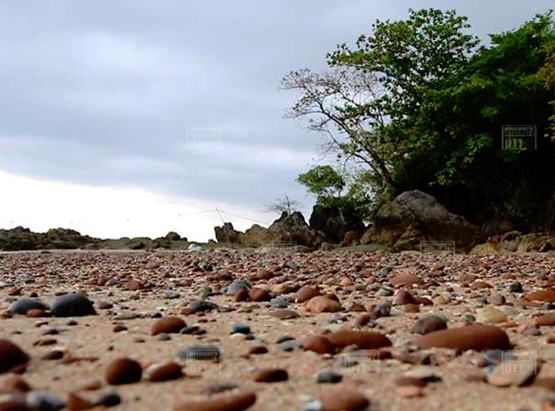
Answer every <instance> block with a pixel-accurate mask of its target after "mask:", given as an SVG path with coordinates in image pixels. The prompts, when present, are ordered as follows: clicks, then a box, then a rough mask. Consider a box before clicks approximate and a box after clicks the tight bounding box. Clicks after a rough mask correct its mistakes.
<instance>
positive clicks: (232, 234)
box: [214, 223, 243, 244]
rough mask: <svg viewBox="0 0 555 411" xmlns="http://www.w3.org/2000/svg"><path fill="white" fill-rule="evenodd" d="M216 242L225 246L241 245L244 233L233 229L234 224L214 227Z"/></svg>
mask: <svg viewBox="0 0 555 411" xmlns="http://www.w3.org/2000/svg"><path fill="white" fill-rule="evenodd" d="M214 232H215V234H216V241H218V243H223V244H241V243H242V236H243V233H242V232H240V231H237V230H236V229H235V228H233V224H231V223H224V225H223V226H221V227H214Z"/></svg>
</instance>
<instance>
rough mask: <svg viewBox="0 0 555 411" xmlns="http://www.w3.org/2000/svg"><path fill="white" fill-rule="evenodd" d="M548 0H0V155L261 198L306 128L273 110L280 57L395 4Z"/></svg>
mask: <svg viewBox="0 0 555 411" xmlns="http://www.w3.org/2000/svg"><path fill="white" fill-rule="evenodd" d="M554 5H555V2H554V1H553V0H535V1H534V2H533V4H530V2H524V1H521V0H512V1H507V0H491V1H487V2H484V1H478V0H470V1H464V2H463V1H456V0H449V1H439V0H437V1H418V0H410V1H401V0H389V1H382V0H377V1H371V2H370V1H358V0H349V1H342V2H337V1H331V0H305V1H293V0H283V1H267V2H261V1H254V0H245V1H233V2H225V1H223V0H221V1H203V2H184V1H177V0H167V1H162V2H154V1H146V0H120V1H116V2H114V1H110V0H96V1H90V2H82V1H80V2H76V1H72V0H50V1H48V2H45V1H41V0H34V1H33V0H29V1H25V2H21V1H18V0H6V1H2V2H1V3H0V23H1V24H0V78H1V79H2V81H1V82H0V83H1V84H0V91H1V94H0V95H1V96H2V98H1V100H0V170H4V171H9V172H13V173H18V174H22V175H30V176H40V177H42V178H47V179H56V180H64V181H71V182H78V183H79V182H80V183H88V184H94V185H110V186H137V187H142V188H147V189H149V190H153V191H158V192H162V193H169V194H173V195H175V194H178V195H183V196H187V197H192V198H199V199H205V200H208V201H212V200H213V201H214V202H218V201H227V202H232V203H237V204H242V205H245V206H248V207H252V208H253V209H254V208H257V209H260V208H261V206H263V204H266V203H268V202H270V201H272V200H273V199H274V198H275V197H277V196H281V195H283V194H284V193H290V194H291V195H292V196H293V197H297V198H300V199H303V200H306V198H307V197H306V196H305V194H304V191H303V189H302V188H301V187H299V186H298V185H297V184H296V183H295V182H294V179H295V177H296V176H297V174H298V173H299V172H301V171H302V170H304V169H305V168H306V167H307V166H308V165H309V164H310V163H311V162H312V161H313V160H312V159H314V158H316V157H318V153H319V145H320V140H319V139H318V136H315V135H313V134H311V133H309V132H307V131H306V130H304V129H303V127H302V125H301V124H299V123H296V122H294V121H291V120H285V119H283V118H282V114H283V112H284V110H285V109H286V107H287V106H288V105H289V104H290V103H291V102H292V100H293V98H294V96H292V95H291V94H287V93H284V92H282V91H279V90H278V86H279V81H280V78H281V77H282V76H283V75H284V74H285V73H286V72H287V71H288V70H291V69H296V68H302V67H311V68H316V69H318V68H321V67H323V64H324V56H325V54H326V52H328V51H330V50H332V49H333V48H334V46H335V44H336V43H339V42H343V41H351V40H353V39H355V38H356V37H357V36H358V35H359V34H361V33H363V32H365V31H367V30H368V28H369V26H370V24H371V22H372V21H373V20H375V19H376V18H382V19H385V18H400V17H403V16H405V15H406V11H407V8H408V7H414V8H417V7H428V6H434V7H442V8H456V9H457V10H459V12H461V13H462V14H466V15H468V16H469V17H470V20H471V23H472V24H473V27H474V29H473V31H474V32H476V33H478V34H480V35H481V36H482V37H485V34H486V33H488V32H495V31H500V30H506V29H510V28H513V27H515V26H516V25H518V24H519V23H520V22H522V21H523V20H525V19H527V18H530V17H532V16H533V15H534V14H535V13H537V12H541V11H545V10H546V9H548V8H549V7H553V6H554Z"/></svg>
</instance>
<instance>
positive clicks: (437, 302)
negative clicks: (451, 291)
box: [432, 295, 448, 305]
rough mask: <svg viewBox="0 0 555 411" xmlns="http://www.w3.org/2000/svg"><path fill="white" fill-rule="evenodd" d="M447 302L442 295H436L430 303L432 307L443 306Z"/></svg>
mask: <svg viewBox="0 0 555 411" xmlns="http://www.w3.org/2000/svg"><path fill="white" fill-rule="evenodd" d="M447 302H448V301H447V298H445V297H444V296H442V295H438V296H435V297H434V298H432V303H433V304H434V305H445V304H447Z"/></svg>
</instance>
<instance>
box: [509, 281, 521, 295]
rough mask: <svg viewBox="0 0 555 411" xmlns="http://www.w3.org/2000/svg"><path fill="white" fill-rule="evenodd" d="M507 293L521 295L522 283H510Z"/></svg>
mask: <svg viewBox="0 0 555 411" xmlns="http://www.w3.org/2000/svg"><path fill="white" fill-rule="evenodd" d="M509 291H511V292H512V293H521V292H522V283H520V282H518V281H515V282H514V283H511V285H510V286H509Z"/></svg>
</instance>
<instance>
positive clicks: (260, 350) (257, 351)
mask: <svg viewBox="0 0 555 411" xmlns="http://www.w3.org/2000/svg"><path fill="white" fill-rule="evenodd" d="M267 353H268V348H266V346H264V345H255V346H254V347H251V348H249V351H248V352H247V356H249V355H262V354H267Z"/></svg>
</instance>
